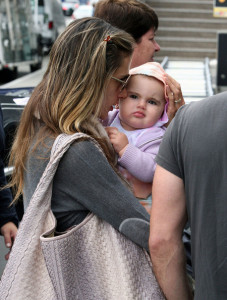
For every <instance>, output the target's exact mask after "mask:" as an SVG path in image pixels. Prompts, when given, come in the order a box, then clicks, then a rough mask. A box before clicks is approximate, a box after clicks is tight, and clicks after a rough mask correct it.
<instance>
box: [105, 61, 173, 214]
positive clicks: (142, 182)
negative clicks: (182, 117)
mask: <svg viewBox="0 0 227 300" xmlns="http://www.w3.org/2000/svg"><path fill="white" fill-rule="evenodd" d="M129 73H130V79H129V81H128V84H127V87H126V88H127V97H126V98H121V99H119V104H118V105H116V108H115V109H114V110H113V111H112V112H109V115H108V126H109V127H107V128H106V131H107V133H108V135H109V138H110V141H111V143H112V144H113V147H114V149H115V151H116V152H117V154H118V164H119V169H120V171H121V172H122V174H123V175H124V176H125V177H126V179H127V180H128V181H129V182H130V183H131V185H132V188H133V192H134V195H135V196H136V197H137V198H138V199H139V200H140V202H141V204H143V205H144V206H145V207H146V209H147V210H148V212H150V206H151V189H152V181H153V176H154V171H155V168H156V162H155V156H156V155H157V153H158V150H159V146H160V143H161V140H162V138H163V135H164V133H165V130H166V128H165V127H164V124H166V123H167V122H168V117H167V113H166V110H167V106H168V97H167V93H166V86H167V85H166V82H165V79H164V78H165V77H164V76H165V74H166V73H165V71H164V69H163V68H162V67H161V65H160V64H159V63H155V62H149V63H146V64H144V65H141V66H139V67H136V68H134V69H131V70H130V72H129Z"/></svg>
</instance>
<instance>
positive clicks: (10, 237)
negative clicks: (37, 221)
mask: <svg viewBox="0 0 227 300" xmlns="http://www.w3.org/2000/svg"><path fill="white" fill-rule="evenodd" d="M1 234H2V235H3V236H4V240H5V245H6V247H7V248H10V250H11V248H12V246H13V242H14V240H15V238H16V235H17V226H16V225H15V224H14V223H13V222H8V223H6V224H5V225H3V226H2V227H1ZM10 250H9V252H8V253H7V254H6V255H5V259H6V260H8V259H9V255H10Z"/></svg>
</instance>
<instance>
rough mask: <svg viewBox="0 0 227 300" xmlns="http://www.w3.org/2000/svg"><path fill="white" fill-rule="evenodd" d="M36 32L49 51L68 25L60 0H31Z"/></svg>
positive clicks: (46, 50) (45, 49)
mask: <svg viewBox="0 0 227 300" xmlns="http://www.w3.org/2000/svg"><path fill="white" fill-rule="evenodd" d="M30 1H31V2H32V5H33V15H34V21H35V27H36V32H37V34H38V35H39V42H40V44H41V45H42V46H43V50H44V52H48V51H49V50H50V48H51V46H52V44H53V43H54V41H55V40H56V38H57V37H58V35H59V34H60V33H62V32H63V30H64V29H65V27H66V24H65V18H64V15H63V11H62V6H61V2H60V0H30Z"/></svg>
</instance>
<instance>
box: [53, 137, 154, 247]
mask: <svg viewBox="0 0 227 300" xmlns="http://www.w3.org/2000/svg"><path fill="white" fill-rule="evenodd" d="M52 210H53V212H54V214H55V215H56V217H57V220H58V223H60V225H59V226H60V227H61V223H62V224H63V226H62V227H68V226H69V227H70V226H72V225H75V224H78V223H79V222H81V221H82V219H84V217H85V216H86V215H87V214H88V212H93V213H94V214H96V215H97V216H99V217H100V218H102V219H104V220H105V221H107V222H108V223H110V224H111V225H112V226H113V227H114V228H115V229H117V230H120V227H121V232H122V233H123V234H125V235H126V236H128V237H129V238H130V239H131V240H133V241H134V242H136V243H137V244H139V245H140V246H142V247H144V248H146V249H148V237H149V214H148V213H147V212H146V210H145V209H144V208H143V207H142V205H141V204H140V203H139V201H138V200H137V199H136V198H135V197H134V196H133V194H132V193H131V192H130V191H129V189H128V188H127V187H126V186H125V185H124V184H122V182H121V179H120V178H119V177H118V176H117V174H116V173H115V172H114V171H113V169H112V168H111V166H110V165H109V163H108V162H107V160H106V158H105V157H104V156H103V154H102V153H100V151H99V150H98V149H97V148H96V147H95V146H94V145H93V143H92V142H90V141H80V142H75V143H74V144H73V145H72V146H71V147H70V148H69V150H68V151H67V152H66V154H65V155H64V156H63V158H62V159H61V161H60V164H59V167H58V170H57V172H56V174H55V177H54V183H53V198H52ZM126 220H128V222H125V221H126ZM130 220H132V223H133V220H137V221H136V222H137V223H138V220H143V221H146V222H145V223H146V226H144V222H143V226H131V221H130ZM121 224H126V225H124V226H121ZM127 224H129V226H127ZM132 227H133V231H131V230H129V228H132ZM65 229H66V228H65ZM137 229H138V230H137Z"/></svg>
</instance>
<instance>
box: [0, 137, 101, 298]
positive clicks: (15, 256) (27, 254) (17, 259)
mask: <svg viewBox="0 0 227 300" xmlns="http://www.w3.org/2000/svg"><path fill="white" fill-rule="evenodd" d="M84 138H85V139H89V140H92V141H93V142H94V143H95V144H96V145H98V143H97V142H96V141H95V140H94V139H92V138H91V137H90V136H88V135H86V134H83V133H75V134H72V135H67V134H60V135H59V136H58V137H57V138H56V140H55V142H54V144H53V147H52V151H51V156H50V160H49V163H48V164H47V167H46V169H45V171H44V172H43V175H42V177H41V179H40V181H39V184H38V185H37V188H36V190H35V192H34V194H33V196H32V198H31V201H30V203H29V206H28V208H27V210H26V211H25V213H24V216H23V219H22V221H21V223H20V226H19V230H18V233H17V236H16V239H15V242H14V245H13V247H12V251H11V254H10V257H9V261H8V263H7V265H6V268H5V270H4V273H3V275H2V278H1V282H0V294H1V295H2V297H3V298H2V299H7V297H8V293H9V291H10V290H11V286H13V284H14V279H15V277H18V272H20V270H21V269H22V270H23V269H24V268H25V267H24V265H26V264H28V263H29V262H28V260H29V259H30V263H32V261H33V260H34V259H35V256H34V255H37V254H35V252H36V250H37V249H39V251H40V253H41V247H40V235H41V234H42V233H43V232H44V231H46V230H48V229H49V228H50V227H52V226H53V224H55V223H56V221H55V218H54V217H53V214H52V212H51V209H50V207H51V197H52V184H53V178H54V175H55V173H56V170H57V167H58V164H59V162H60V159H61V158H62V156H63V155H64V153H65V152H66V151H67V150H68V148H69V147H70V145H71V144H72V143H73V142H74V141H76V140H79V139H84ZM50 212H51V213H50ZM51 216H52V217H51ZM50 217H51V218H50ZM38 256H39V257H40V256H42V253H41V254H38V255H37V257H38ZM41 259H42V258H41Z"/></svg>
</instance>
